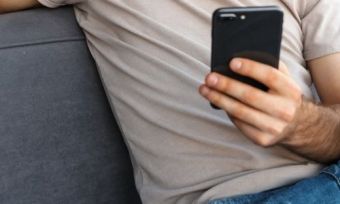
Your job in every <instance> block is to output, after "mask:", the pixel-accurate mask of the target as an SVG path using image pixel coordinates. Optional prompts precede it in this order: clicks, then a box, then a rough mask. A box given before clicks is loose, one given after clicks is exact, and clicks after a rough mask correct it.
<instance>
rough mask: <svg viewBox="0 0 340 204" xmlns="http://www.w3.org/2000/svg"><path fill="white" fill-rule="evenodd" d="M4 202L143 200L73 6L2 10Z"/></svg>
mask: <svg viewBox="0 0 340 204" xmlns="http://www.w3.org/2000/svg"><path fill="white" fill-rule="evenodd" d="M0 203H4V204H27V203H35V204H40V203H41V204H50V203H51V204H54V203H58V204H59V203H63V204H67V203H72V204H78V203H82V204H96V203H99V204H101V203H140V200H139V196H138V195H137V192H136V190H135V186H134V179H133V172H132V167H131V162H130V157H129V154H128V151H127V149H126V147H125V145H124V142H123V139H122V137H121V134H120V130H119V127H118V125H117V123H116V121H115V119H114V116H113V114H112V111H111V109H110V106H109V104H108V101H107V98H106V96H105V92H104V90H103V87H102V85H101V82H100V78H99V76H98V74H97V70H96V67H95V63H94V62H93V60H92V58H91V56H90V53H89V51H88V49H87V46H86V43H85V39H84V36H83V34H82V32H81V31H80V29H79V27H78V26H77V24H76V21H75V18H74V14H73V10H72V8H70V7H67V8H61V9H56V10H49V9H35V10H29V11H24V12H18V13H12V14H5V15H0Z"/></svg>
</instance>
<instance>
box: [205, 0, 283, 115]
mask: <svg viewBox="0 0 340 204" xmlns="http://www.w3.org/2000/svg"><path fill="white" fill-rule="evenodd" d="M283 18H284V14H283V12H282V10H281V9H280V8H279V7H277V6H266V7H233V8H220V9H217V10H216V11H215V12H214V14H213V22H212V25H213V28H212V57H211V71H212V72H217V73H220V74H222V75H225V76H228V77H231V78H233V79H236V80H239V81H241V82H243V83H246V84H249V85H251V86H254V87H257V88H258V89H261V90H264V91H267V90H268V88H267V87H266V86H265V85H264V84H262V83H260V82H258V81H255V80H253V79H251V78H248V77H244V76H241V75H238V74H236V73H235V72H233V71H232V70H231V69H230V67H229V64H230V61H231V60H232V59H233V58H235V57H241V58H247V59H251V60H254V61H257V62H261V63H264V64H267V65H270V66H272V67H274V68H278V67H279V62H280V50H281V39H282V29H283ZM212 107H213V108H216V109H218V108H217V107H216V106H214V105H212Z"/></svg>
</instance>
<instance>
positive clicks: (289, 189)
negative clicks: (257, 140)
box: [209, 161, 340, 204]
mask: <svg viewBox="0 0 340 204" xmlns="http://www.w3.org/2000/svg"><path fill="white" fill-rule="evenodd" d="M250 203H251V204H281V203H282V204H284V203H287V204H288V203H289V204H299V203H308V204H313V203H315V204H322V203H325V204H333V203H334V204H336V203H340V161H339V162H338V163H336V164H333V165H331V166H329V167H327V168H325V169H323V170H322V171H321V172H320V174H319V175H317V176H315V177H312V178H308V179H304V180H301V181H299V182H297V183H295V184H292V185H289V186H284V187H280V188H276V189H273V190H269V191H264V192H260V193H256V194H249V195H240V196H234V197H230V198H221V199H216V200H213V201H210V202H209V204H250Z"/></svg>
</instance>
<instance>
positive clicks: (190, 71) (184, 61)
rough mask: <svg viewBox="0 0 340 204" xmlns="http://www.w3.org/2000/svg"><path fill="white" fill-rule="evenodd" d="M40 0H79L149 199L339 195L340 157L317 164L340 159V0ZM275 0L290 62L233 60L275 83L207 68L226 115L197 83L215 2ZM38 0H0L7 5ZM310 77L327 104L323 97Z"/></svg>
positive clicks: (279, 199)
mask: <svg viewBox="0 0 340 204" xmlns="http://www.w3.org/2000/svg"><path fill="white" fill-rule="evenodd" d="M39 2H40V3H41V4H43V5H45V6H48V7H51V8H54V7H58V6H62V5H66V4H74V6H75V11H76V16H77V19H78V22H79V24H80V26H81V27H82V28H83V29H84V31H85V34H86V37H87V40H88V44H89V48H90V50H91V53H92V55H93V56H94V58H95V60H96V62H97V64H98V68H99V72H100V74H101V77H102V80H103V83H104V86H105V88H106V90H107V94H108V97H109V99H110V101H111V105H112V107H113V110H114V111H115V114H116V116H117V117H118V119H119V121H120V125H121V128H122V131H123V134H124V137H125V141H126V143H127V146H128V148H129V150H130V152H131V154H132V161H133V165H134V171H135V179H136V185H137V189H138V191H139V193H140V195H141V198H142V200H143V202H144V203H151V204H160V203H162V204H172V203H179V204H188V203H208V202H211V203H284V202H286V201H287V202H288V203H300V202H306V203H313V202H314V203H320V202H321V201H322V202H325V203H337V202H340V201H339V198H337V197H339V196H338V194H339V192H338V191H339V189H338V186H337V185H338V179H339V173H338V171H339V167H338V165H336V164H333V165H331V166H330V167H328V168H326V169H324V170H323V171H322V173H320V174H318V172H320V170H321V169H322V168H323V167H324V166H323V165H322V164H321V163H327V164H328V163H332V162H334V161H336V160H338V159H339V158H340V148H337V147H338V144H339V143H340V138H339V137H340V128H339V127H340V115H339V114H338V113H339V112H340V108H339V107H338V106H337V104H340V92H339V90H340V83H339V80H337V79H338V77H339V76H340V72H338V71H337V69H338V68H339V65H340V53H339V52H340V35H339V33H340V13H339V12H338V11H337V8H339V6H340V1H338V0H280V1H279V0H261V1H260V0H228V1H222V0H219V1H209V0H143V1H140V0H39ZM273 4H274V5H277V6H279V7H281V8H282V9H283V11H284V12H285V24H284V35H283V44H282V56H281V60H282V61H283V62H284V64H285V65H284V64H283V63H282V64H281V66H280V69H279V70H275V69H271V68H270V67H268V66H266V65H263V64H259V63H256V62H253V61H250V60H247V59H234V60H233V61H232V62H231V67H232V68H233V70H234V71H235V72H238V73H240V74H242V75H246V76H249V77H251V78H255V79H257V80H259V81H261V82H263V83H264V84H266V85H267V86H268V87H270V91H269V92H268V93H264V92H261V91H259V90H257V89H254V88H252V87H249V86H246V85H244V84H242V83H239V82H236V81H233V80H231V79H229V78H227V77H222V76H220V75H218V74H209V75H208V76H207V77H206V80H205V84H204V85H202V86H201V87H200V89H199V91H200V93H201V95H202V96H204V97H205V98H207V99H208V100H209V101H210V102H212V103H214V104H215V105H217V106H219V107H221V108H222V109H223V110H225V111H226V113H227V114H228V115H229V117H227V115H226V114H225V112H224V111H216V110H213V109H211V108H210V105H209V103H208V101H206V100H204V99H203V97H201V96H200V95H199V94H198V92H197V89H198V87H199V86H200V85H201V84H202V82H203V81H204V78H205V76H206V75H207V74H208V73H209V70H210V68H209V63H210V31H211V15H212V12H213V11H214V10H215V9H217V8H219V7H230V6H264V5H273ZM37 5H38V2H37V1H35V0H0V11H2V12H5V11H6V12H7V11H13V10H19V9H25V8H29V7H32V6H37ZM312 79H313V82H314V83H315V85H316V88H317V90H318V93H319V95H320V97H321V102H322V106H321V105H316V102H317V101H315V99H314V98H313V93H312V89H311V87H312ZM229 118H230V119H229ZM234 124H235V125H234ZM312 176H315V177H312ZM311 177H312V178H311ZM270 189H274V190H270ZM258 192H260V193H258ZM261 192H262V193H261ZM252 193H257V194H252ZM249 194H252V195H249ZM242 195H243V196H242ZM219 198H221V199H219Z"/></svg>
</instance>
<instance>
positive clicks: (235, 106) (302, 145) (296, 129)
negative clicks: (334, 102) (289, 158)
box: [200, 59, 340, 162]
mask: <svg viewBox="0 0 340 204" xmlns="http://www.w3.org/2000/svg"><path fill="white" fill-rule="evenodd" d="M230 67H231V69H232V70H233V71H234V72H236V73H238V74H240V75H243V76H247V77H250V78H253V79H255V80H257V81H259V82H262V83H263V84H265V85H266V86H267V87H269V89H270V90H269V91H268V92H264V91H262V90H259V89H257V88H254V87H252V86H249V85H247V84H244V83H241V82H239V81H236V80H234V79H231V78H228V77H225V76H222V75H219V74H217V73H211V74H209V75H208V76H207V78H206V83H205V84H204V85H202V86H201V87H200V93H201V94H202V96H204V97H205V98H207V99H208V100H209V101H210V102H211V103H213V104H214V105H216V106H218V107H220V108H222V109H223V110H224V111H226V113H227V114H228V115H229V116H230V118H231V119H232V121H233V122H234V124H235V125H236V126H237V127H238V128H239V129H240V130H241V131H242V132H243V133H244V135H245V136H247V137H248V138H249V139H250V140H252V141H253V142H254V143H256V144H258V145H261V146H263V147H269V146H273V145H284V146H285V147H287V148H289V149H291V150H292V151H295V152H296V153H298V154H301V155H303V156H305V157H308V158H311V159H314V160H317V161H320V162H329V161H331V160H334V159H336V158H337V157H338V156H339V155H340V151H331V154H328V152H327V150H329V148H334V147H333V146H334V145H338V143H339V142H338V141H339V139H336V140H334V138H333V137H334V135H336V134H335V132H336V131H337V130H338V129H339V128H337V127H338V125H339V119H338V116H337V115H336V111H333V110H332V109H331V108H323V107H319V106H317V105H315V104H313V103H310V102H307V101H304V100H303V97H302V92H301V90H300V88H299V87H298V85H297V84H296V83H295V82H294V81H293V79H292V78H291V77H290V75H289V72H288V69H287V68H286V66H285V65H283V64H282V63H281V64H280V67H279V69H274V68H272V67H269V66H267V65H264V64H261V63H257V62H254V61H251V60H247V59H234V60H232V62H231V64H230ZM329 118H331V120H330V121H329ZM325 122H327V123H329V124H327V125H328V126H329V127H327V128H325ZM336 147H337V146H336Z"/></svg>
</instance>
